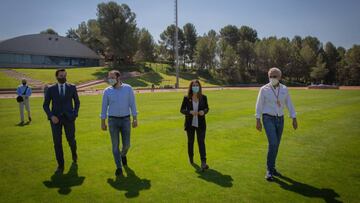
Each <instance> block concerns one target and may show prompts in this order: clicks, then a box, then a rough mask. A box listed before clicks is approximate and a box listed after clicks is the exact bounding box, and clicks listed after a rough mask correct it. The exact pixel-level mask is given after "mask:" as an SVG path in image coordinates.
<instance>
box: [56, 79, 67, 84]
mask: <svg viewBox="0 0 360 203" xmlns="http://www.w3.org/2000/svg"><path fill="white" fill-rule="evenodd" d="M56 79H57V81H58V82H59V83H60V84H64V83H65V82H66V78H56Z"/></svg>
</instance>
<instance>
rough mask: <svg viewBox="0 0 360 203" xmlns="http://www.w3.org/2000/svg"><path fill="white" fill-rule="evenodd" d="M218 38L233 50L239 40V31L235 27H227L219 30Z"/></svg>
mask: <svg viewBox="0 0 360 203" xmlns="http://www.w3.org/2000/svg"><path fill="white" fill-rule="evenodd" d="M220 37H221V39H222V40H224V41H225V42H226V43H227V44H229V45H230V46H231V47H232V48H233V49H234V50H236V46H237V43H238V42H239V40H240V36H239V29H238V28H237V27H236V26H235V25H227V26H225V27H223V28H222V29H221V30H220Z"/></svg>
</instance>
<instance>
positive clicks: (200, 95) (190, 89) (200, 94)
mask: <svg viewBox="0 0 360 203" xmlns="http://www.w3.org/2000/svg"><path fill="white" fill-rule="evenodd" d="M194 83H197V84H198V85H199V92H198V93H197V94H198V97H199V98H201V97H202V87H201V84H200V81H199V80H192V81H191V82H190V85H189V89H188V98H189V99H191V97H192V96H193V91H192V86H193V84H194Z"/></svg>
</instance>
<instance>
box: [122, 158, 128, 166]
mask: <svg viewBox="0 0 360 203" xmlns="http://www.w3.org/2000/svg"><path fill="white" fill-rule="evenodd" d="M121 162H122V164H123V166H127V159H126V156H122V157H121Z"/></svg>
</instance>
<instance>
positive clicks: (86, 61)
mask: <svg viewBox="0 0 360 203" xmlns="http://www.w3.org/2000/svg"><path fill="white" fill-rule="evenodd" d="M99 63H100V57H99V55H97V54H96V53H95V52H94V51H93V50H91V49H89V48H88V47H87V46H85V45H84V44H81V43H80V42H77V41H75V40H72V39H69V38H66V37H61V36H58V35H51V34H32V35H24V36H20V37H15V38H11V39H8V40H3V41H0V67H6V68H11V67H22V68H26V67H29V68H41V67H91V66H99V65H100V64H99Z"/></svg>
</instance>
